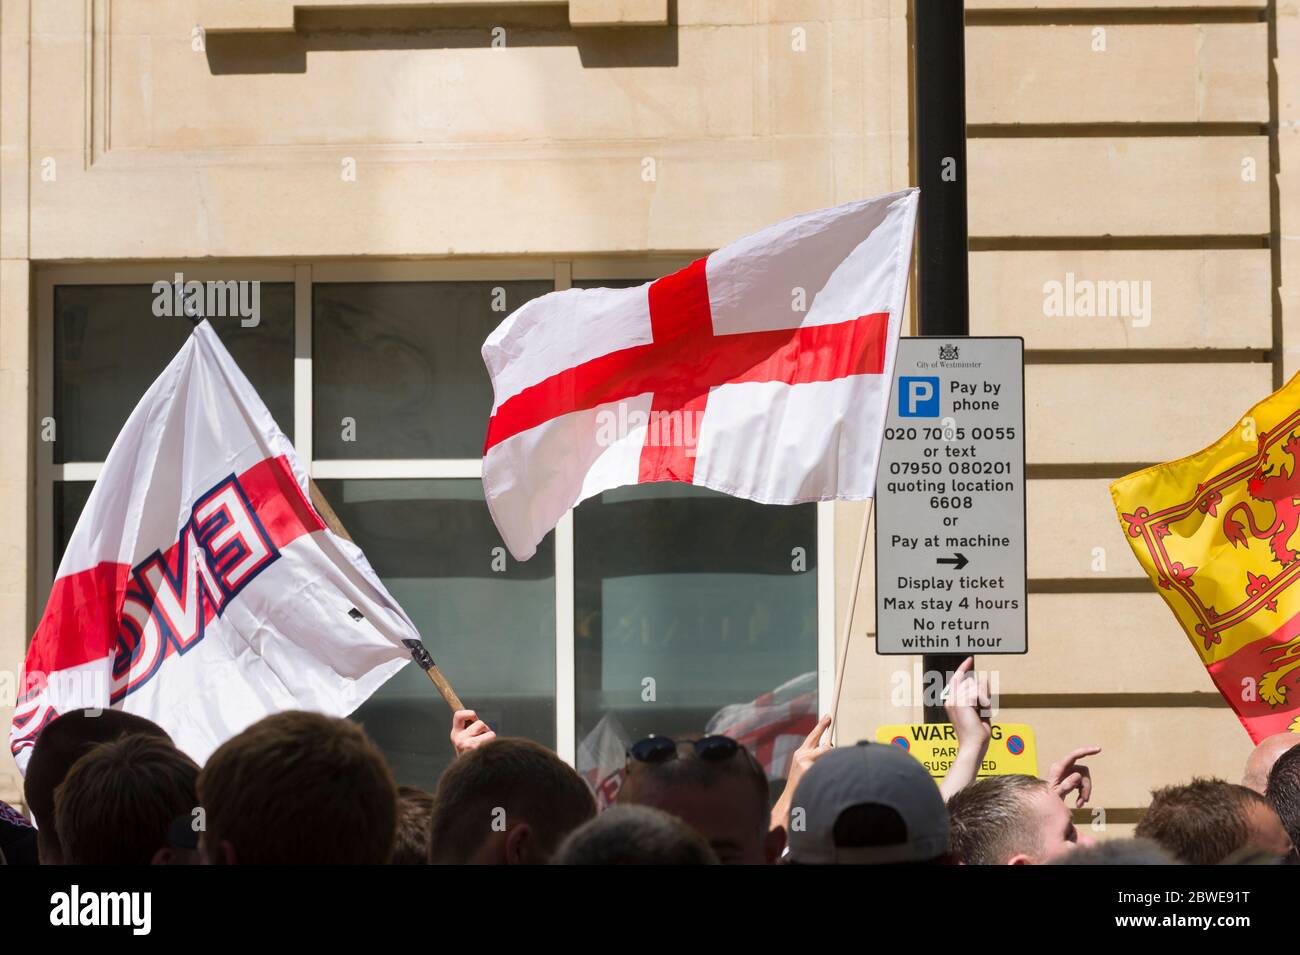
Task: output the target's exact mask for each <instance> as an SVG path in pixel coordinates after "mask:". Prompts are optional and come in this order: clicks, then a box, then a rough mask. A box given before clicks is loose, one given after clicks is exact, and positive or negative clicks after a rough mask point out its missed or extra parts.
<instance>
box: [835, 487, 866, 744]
mask: <svg viewBox="0 0 1300 955" xmlns="http://www.w3.org/2000/svg"><path fill="white" fill-rule="evenodd" d="M875 506H876V499H875V498H874V497H873V498H869V499H868V500H867V510H866V513H864V514H863V515H862V532H861V533H860V534H859V535H858V557H857V560H856V561H854V563H853V578H852V582H851V583H850V585H849V606H848V609H847V610H845V612H844V633H843V636H842V637H841V639H840V658H839V664H838V665H837V666H836V668H835V669H836V672H835V696H834V698H833V699H832V700H831V739H835V738H836V736H838V735H839V732H838V730H839V725H840V724H839V716H840V692H841V691H842V690H843V689H844V669H845V665H846V664H847V663H848V661H849V635H850V634H851V633H853V610H854V608H856V607H857V605H858V585H859V584H860V583H861V581H862V563H863V558H864V557H865V556H866V553H867V528H868V527H870V526H871V511H872V509H873V508H874V507H875Z"/></svg>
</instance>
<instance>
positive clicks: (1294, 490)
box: [1110, 376, 1300, 742]
mask: <svg viewBox="0 0 1300 955" xmlns="http://www.w3.org/2000/svg"><path fill="white" fill-rule="evenodd" d="M1110 492H1111V496H1112V497H1113V498H1114V501H1115V508H1116V510H1117V512H1118V514H1119V519H1120V524H1121V526H1122V527H1123V529H1124V534H1125V536H1126V538H1127V539H1128V542H1129V544H1130V545H1131V546H1132V548H1133V553H1135V554H1136V555H1137V558H1138V561H1139V562H1140V563H1141V564H1142V568H1143V570H1145V571H1146V572H1147V574H1148V575H1149V576H1150V578H1151V581H1152V583H1153V584H1154V585H1155V587H1156V592H1157V593H1158V594H1160V596H1161V597H1163V598H1164V600H1165V603H1167V604H1168V605H1169V609H1170V610H1172V611H1173V612H1174V616H1175V617H1177V618H1178V622H1179V623H1180V624H1181V625H1182V628H1183V631H1184V632H1185V633H1186V634H1187V637H1188V639H1189V640H1190V641H1191V643H1192V649H1193V650H1195V651H1196V653H1197V655H1198V656H1199V657H1200V659H1201V662H1202V663H1203V664H1204V665H1205V668H1206V670H1207V671H1208V672H1209V674H1210V679H1212V680H1213V681H1214V684H1215V685H1216V686H1217V687H1218V688H1219V692H1220V693H1222V694H1223V698H1224V699H1225V700H1227V701H1228V704H1229V705H1230V706H1231V707H1232V708H1233V710H1234V711H1235V712H1236V714H1237V716H1238V718H1239V719H1240V720H1241V723H1242V725H1243V726H1245V728H1246V732H1248V733H1249V734H1250V737H1251V739H1253V740H1254V741H1255V742H1259V741H1260V740H1261V739H1263V738H1264V737H1266V736H1270V735H1272V734H1273V733H1280V732H1283V731H1286V730H1290V731H1291V732H1300V686H1298V685H1297V684H1298V683H1300V586H1297V585H1296V581H1297V580H1298V579H1300V560H1297V556H1300V533H1297V531H1298V529H1300V376H1297V377H1295V378H1292V379H1291V381H1290V382H1288V383H1287V384H1286V386H1285V387H1283V388H1282V389H1281V390H1280V391H1277V392H1275V393H1274V394H1272V395H1270V396H1269V397H1268V398H1265V399H1264V400H1263V401H1261V402H1260V403H1259V404H1257V405H1255V407H1253V408H1251V409H1250V411H1248V412H1247V413H1246V415H1245V417H1243V418H1242V419H1241V420H1240V421H1239V422H1238V423H1237V425H1236V426H1235V427H1234V428H1233V429H1232V430H1231V431H1229V432H1228V433H1227V434H1225V435H1224V436H1223V437H1222V438H1220V439H1219V440H1218V441H1216V442H1214V444H1212V445H1210V446H1209V447H1208V448H1206V449H1205V450H1203V451H1198V452H1197V453H1196V454H1193V455H1190V456H1188V457H1185V458H1182V459H1181V460H1178V461H1173V462H1170V463H1169V464H1160V465H1157V466H1155V467H1151V468H1147V469H1146V470H1145V471H1139V472H1137V473H1136V474H1130V475H1129V476H1128V477H1124V478H1121V479H1120V480H1118V481H1116V482H1115V483H1114V484H1112V485H1111V487H1110Z"/></svg>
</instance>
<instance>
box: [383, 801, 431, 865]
mask: <svg viewBox="0 0 1300 955" xmlns="http://www.w3.org/2000/svg"><path fill="white" fill-rule="evenodd" d="M432 818H433V793H427V792H425V791H424V790H423V789H416V788H415V787H414V786H398V787H397V839H396V841H395V842H394V843H393V858H392V859H390V860H389V862H390V863H391V864H392V865H424V864H425V863H427V862H428V861H429V821H430V820H431V819H432Z"/></svg>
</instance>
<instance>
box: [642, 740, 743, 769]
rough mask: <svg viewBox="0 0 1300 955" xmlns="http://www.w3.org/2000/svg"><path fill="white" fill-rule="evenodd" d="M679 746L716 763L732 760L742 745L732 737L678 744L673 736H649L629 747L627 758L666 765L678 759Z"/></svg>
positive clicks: (687, 741)
mask: <svg viewBox="0 0 1300 955" xmlns="http://www.w3.org/2000/svg"><path fill="white" fill-rule="evenodd" d="M679 746H691V747H693V748H694V750H695V755H696V757H698V758H699V759H703V760H707V761H710V762H716V761H718V760H723V759H730V758H731V757H732V756H735V755H736V753H738V752H740V744H739V743H737V742H736V741H735V740H734V739H732V738H731V737H730V736H703V737H701V738H700V739H695V740H682V741H681V742H678V741H677V740H675V739H673V738H672V737H671V736H647V737H646V738H645V739H643V740H638V741H637V742H635V743H633V744H632V745H631V746H630V747H628V751H627V758H628V759H630V760H631V759H634V760H636V761H637V762H638V763H666V762H668V760H670V759H676V758H677V748H678V747H679Z"/></svg>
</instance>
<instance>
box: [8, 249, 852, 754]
mask: <svg viewBox="0 0 1300 955" xmlns="http://www.w3.org/2000/svg"><path fill="white" fill-rule="evenodd" d="M689 261H690V259H689V258H684V257H681V256H639V257H615V256H587V257H574V258H572V259H569V258H565V259H550V258H499V259H498V258H493V259H487V258H484V259H471V258H466V259H455V260H450V259H447V260H421V261H406V260H400V261H379V260H375V261H369V260H367V261H359V260H358V261H350V262H303V263H283V264H276V263H270V264H268V263H266V262H250V261H244V260H230V261H225V262H222V263H221V264H218V265H214V264H212V263H206V262H205V263H199V262H187V261H179V262H153V263H136V264H131V265H121V266H118V265H66V266H64V265H57V266H43V267H40V268H38V270H37V274H36V303H35V305H36V359H37V360H36V373H35V375H34V378H35V408H36V419H37V421H36V432H37V433H38V434H39V433H40V430H41V428H40V421H41V420H42V419H43V418H45V417H47V416H52V415H53V414H54V289H55V287H56V286H59V285H149V284H152V283H153V282H155V281H158V280H159V279H160V277H161V278H164V279H170V277H171V276H172V275H173V274H174V273H176V272H182V273H184V275H185V278H186V279H187V280H189V279H194V280H197V281H205V280H208V279H213V280H217V279H229V278H230V277H231V275H232V274H234V273H237V274H238V277H239V278H241V279H248V280H260V281H263V282H268V283H270V282H292V283H293V284H294V361H293V369H294V372H293V392H294V421H293V425H294V428H293V432H294V445H295V449H296V451H297V453H298V457H299V458H300V459H301V461H302V462H303V466H304V467H305V468H306V469H307V473H308V474H310V475H311V476H312V477H313V478H315V479H318V480H343V479H400V478H426V479H436V478H461V479H465V478H479V477H481V476H482V461H481V459H480V458H463V459H453V458H431V459H414V460H413V459H393V460H339V459H320V460H317V459H316V458H315V457H314V456H313V453H312V413H313V407H312V353H311V346H312V288H313V285H314V284H315V283H318V282H439V281H443V282H446V281H501V282H511V281H528V280H533V281H536V280H542V281H547V280H550V281H553V282H554V283H555V288H556V289H557V290H563V289H567V288H570V287H571V285H572V283H573V282H574V281H588V280H594V281H599V280H602V279H604V280H615V279H645V280H646V281H649V280H651V279H655V278H658V277H659V276H661V275H665V274H668V273H669V272H672V271H674V270H675V269H677V268H680V267H681V266H682V265H685V264H686V263H687V262H689ZM55 426H56V429H57V427H58V423H57V422H56V423H55ZM102 464H103V462H101V461H73V462H66V463H64V464H55V463H54V447H53V444H51V443H48V442H43V441H38V442H37V445H36V459H35V466H36V493H35V506H36V520H35V525H36V542H35V554H34V563H35V568H34V571H33V573H32V579H33V582H34V586H35V593H36V599H37V602H38V606H37V607H36V608H35V612H36V615H39V613H40V611H41V610H42V609H43V606H44V600H45V595H46V594H48V593H49V591H50V586H51V584H52V583H53V576H54V570H53V567H52V563H53V557H54V485H55V484H56V483H57V482H60V481H94V480H97V479H98V477H99V472H100V469H101V467H102ZM816 547H817V575H818V577H817V686H818V709H819V712H821V713H826V712H829V711H830V703H831V696H832V694H833V692H834V682H835V681H834V673H835V505H834V504H833V503H832V502H825V501H824V502H821V503H819V504H818V505H817V541H816ZM574 622H575V621H574V540H573V512H572V510H570V511H568V512H567V513H566V514H565V515H564V517H562V518H561V519H560V523H559V524H558V525H557V526H556V528H555V741H556V751H557V752H558V753H559V755H560V757H561V758H562V759H564V761H565V762H567V763H569V764H570V765H573V764H574V763H575V762H576V757H577V752H576V749H577V739H576V714H577V699H576V690H575V684H574V672H575V663H576V660H575V649H574V648H575V641H574ZM430 651H431V652H432V653H433V654H434V658H435V659H437V647H430ZM449 676H450V678H451V679H452V680H453V681H454V680H455V676H456V675H455V674H454V673H452V674H449ZM453 685H454V683H453Z"/></svg>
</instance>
